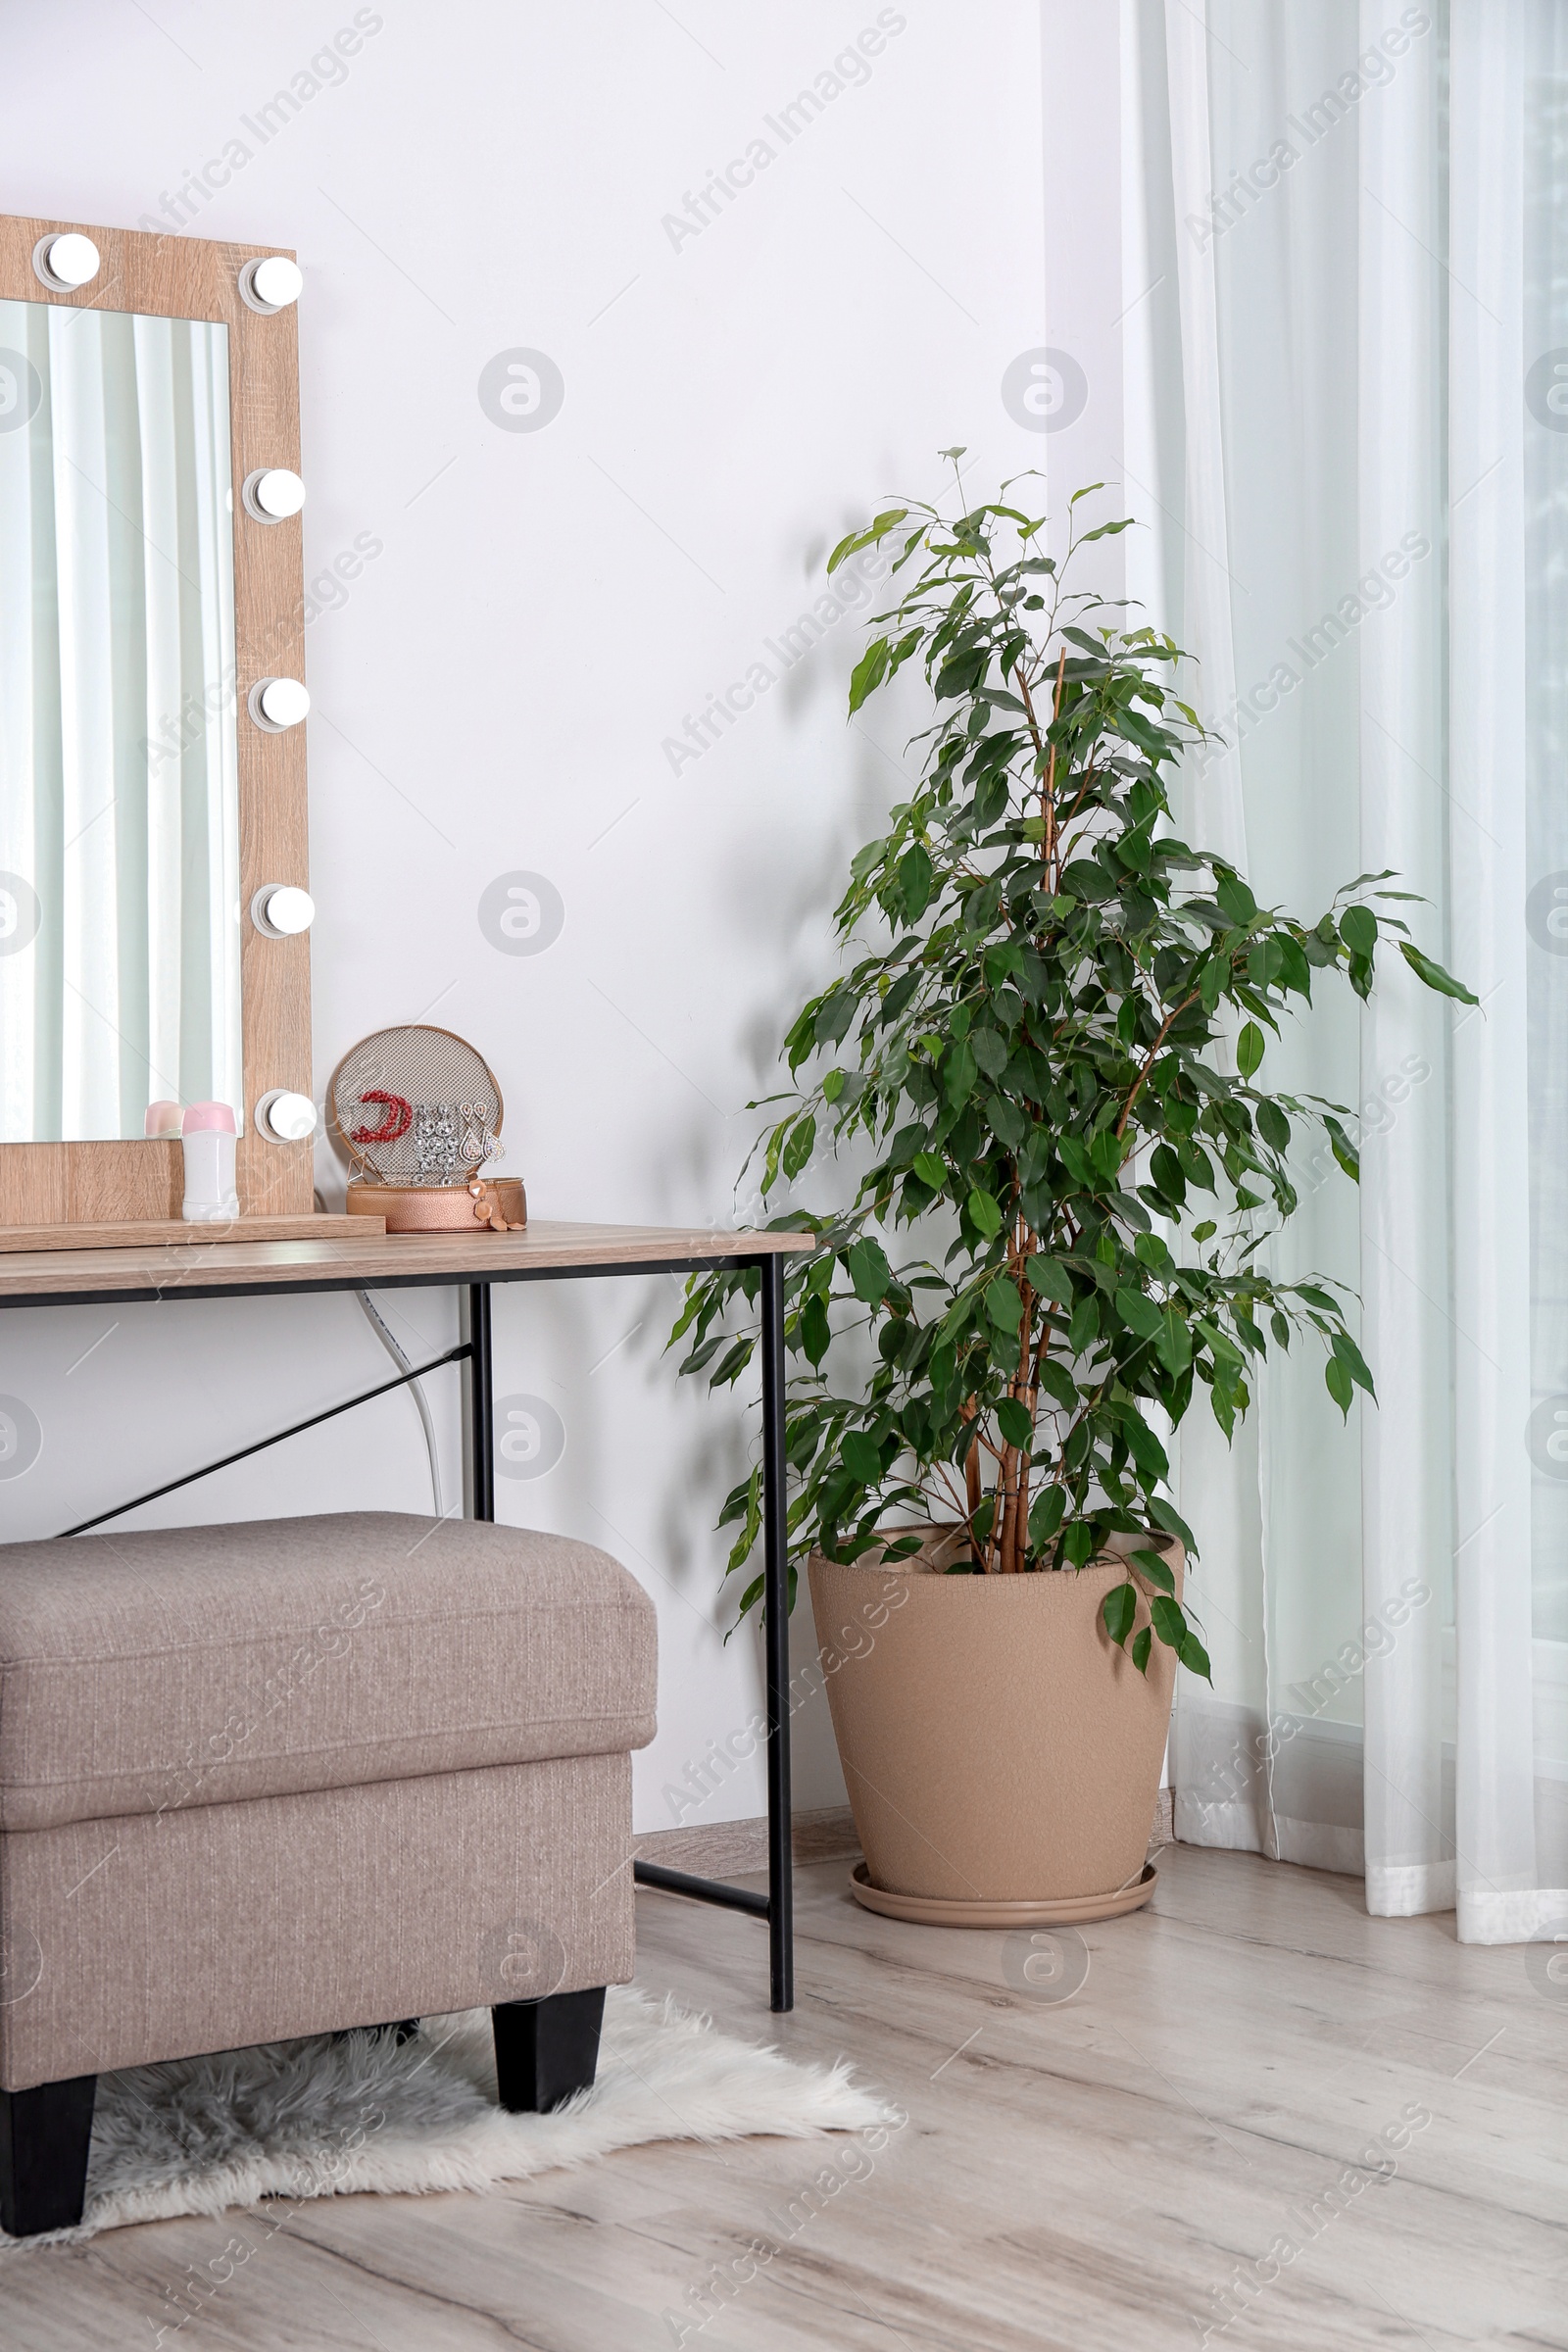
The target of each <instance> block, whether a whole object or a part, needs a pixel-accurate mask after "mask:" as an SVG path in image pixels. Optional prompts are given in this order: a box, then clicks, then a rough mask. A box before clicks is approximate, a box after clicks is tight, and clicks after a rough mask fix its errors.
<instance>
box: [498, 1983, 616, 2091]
mask: <svg viewBox="0 0 1568 2352" xmlns="http://www.w3.org/2000/svg"><path fill="white" fill-rule="evenodd" d="M490 2014H491V2016H492V2018H493V2019H494V2020H495V2030H496V2082H497V2084H498V2086H499V2089H500V2092H501V2104H502V2106H503V2107H505V2108H507V2109H509V2110H510V2112H511V2113H512V2114H513V2115H548V2114H549V2113H550V2110H551V2109H552V2108H553V2107H560V2106H561V2105H562V2104H563V2103H564V2101H565V2100H566V2099H569V2098H570V2097H571V2094H572V2092H573V2091H576V2090H587V2089H589V2088H590V2087H591V2086H592V2083H593V2079H594V2070H595V2069H596V2067H597V2066H598V2064H599V2028H600V2025H601V2022H602V2021H603V2018H604V2014H605V1988H604V1986H603V1985H594V1986H593V1987H592V1989H591V1990H589V1991H587V1992H553V1993H552V1994H551V1995H550V1997H549V1999H548V2000H544V2001H502V2002H501V2003H499V2004H498V2005H497V2007H495V2008H494V2009H492V2010H491V2012H490Z"/></svg>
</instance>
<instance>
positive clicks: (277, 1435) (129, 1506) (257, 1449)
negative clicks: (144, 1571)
mask: <svg viewBox="0 0 1568 2352" xmlns="http://www.w3.org/2000/svg"><path fill="white" fill-rule="evenodd" d="M486 1337H487V1339H488V1326H487V1328H486ZM472 1352H473V1349H472V1348H471V1347H470V1346H469V1344H468V1342H467V1341H464V1343H463V1344H462V1346H461V1347H458V1348H448V1349H447V1351H446V1353H445V1355H435V1356H432V1357H431V1358H430V1361H429V1362H428V1363H427V1364H416V1365H415V1366H414V1367H413V1369H412V1371H408V1372H400V1373H398V1374H397V1376H396V1378H395V1379H393V1380H383V1381H381V1382H380V1383H379V1385H378V1386H377V1387H375V1388H373V1389H364V1390H362V1391H361V1393H360V1395H359V1396H358V1397H347V1398H345V1400H344V1401H343V1403H342V1404H329V1405H328V1406H327V1408H326V1410H325V1412H323V1413H312V1415H311V1417H310V1419H309V1420H308V1421H296V1422H294V1423H293V1424H292V1426H291V1427H289V1428H288V1429H279V1430H276V1431H274V1432H273V1434H272V1436H271V1437H270V1438H258V1439H257V1441H256V1443H255V1445H254V1446H240V1448H239V1450H238V1451H237V1452H236V1453H225V1454H224V1455H223V1458H222V1460H221V1461H218V1462H204V1463H203V1464H202V1466H201V1468H200V1469H199V1470H187V1471H186V1472H185V1474H184V1476H183V1477H181V1478H172V1479H170V1480H169V1481H168V1482H167V1483H166V1484H165V1485H164V1486H161V1487H151V1488H149V1490H148V1492H147V1493H146V1494H145V1495H137V1496H136V1498H135V1500H134V1501H133V1502H117V1503H116V1505H115V1507H114V1509H113V1510H112V1511H100V1512H99V1513H98V1515H97V1517H96V1518H93V1519H83V1520H81V1521H79V1522H78V1524H77V1525H76V1526H75V1527H63V1528H62V1529H61V1530H60V1533H59V1535H58V1536H57V1537H56V1539H55V1541H56V1542H57V1543H64V1542H65V1539H66V1538H67V1536H84V1535H86V1534H87V1532H88V1530H89V1529H90V1528H94V1527H102V1526H103V1524H104V1522H105V1521H106V1520H108V1519H123V1517H124V1515H125V1513H126V1512H127V1511H139V1510H140V1508H141V1506H142V1504H143V1503H144V1502H156V1501H157V1500H158V1498H159V1496H160V1495H172V1494H173V1493H174V1491H175V1489H176V1488H178V1487H189V1486H194V1484H195V1482H196V1481H197V1479H199V1478H211V1477H212V1475H213V1472H214V1471H215V1470H226V1469H227V1468H228V1467H229V1465H230V1463H232V1462H243V1461H245V1460H247V1459H248V1458H249V1456H250V1455H251V1454H253V1453H265V1452H266V1451H267V1448H268V1447H269V1446H281V1445H282V1443H283V1440H284V1439H285V1438H297V1437H298V1436H299V1435H300V1434H301V1432H302V1431H304V1430H307V1429H315V1428H317V1427H318V1426H319V1423H321V1422H322V1421H335V1420H336V1418H337V1416H338V1414H339V1413H352V1412H353V1410H354V1407H355V1406H356V1405H357V1404H368V1403H369V1401H370V1399H371V1398H372V1397H388V1396H390V1395H391V1393H392V1391H393V1390H394V1389H405V1388H407V1387H408V1385H409V1382H410V1381H411V1380H422V1379H423V1377H424V1375H425V1373H426V1372H439V1371H440V1369H441V1367H442V1365H443V1364H459V1363H462V1362H463V1361H464V1360H465V1358H466V1357H467V1356H469V1355H471V1354H472ZM491 1515H492V1516H493V1514H491Z"/></svg>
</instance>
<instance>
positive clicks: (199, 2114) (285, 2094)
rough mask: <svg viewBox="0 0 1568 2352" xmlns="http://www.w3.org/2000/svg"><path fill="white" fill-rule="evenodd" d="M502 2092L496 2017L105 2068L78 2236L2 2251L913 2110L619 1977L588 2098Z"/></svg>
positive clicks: (478, 2184) (6, 2242) (65, 2234)
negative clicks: (528, 2100) (541, 2098)
mask: <svg viewBox="0 0 1568 2352" xmlns="http://www.w3.org/2000/svg"><path fill="white" fill-rule="evenodd" d="M495 2101H496V2072H495V2054H494V2044H493V2042H492V2040H491V2028H490V2012H489V2010H488V2009H469V2010H466V2011H464V2012H463V2013H462V2014H460V2015H459V2016H456V2017H442V2018H426V2019H425V2020H424V2022H423V2024H422V2025H421V2027H420V2030H419V2032H418V2034H417V2035H415V2037H414V2038H413V2039H412V2040H410V2041H407V2042H404V2043H403V2044H402V2045H401V2046H400V2045H398V2044H397V2043H395V2042H394V2040H393V2038H392V2036H391V2034H349V2035H348V2036H347V2037H346V2038H345V2039H343V2040H341V2041H333V2040H331V2039H329V2038H328V2037H326V2036H323V2035H317V2036H315V2037H313V2038H312V2039H310V2040H306V2041H283V2042H270V2043H262V2044H261V2045H259V2046H258V2047H256V2048H254V2049H248V2050H230V2051H225V2052H221V2053H220V2054H219V2055H217V2056H214V2057H210V2058H182V2059H176V2060H173V2061H172V2062H171V2063H170V2064H168V2065H164V2066H140V2067H132V2068H127V2069H126V2071H125V2072H124V2073H123V2074H118V2075H105V2076H103V2077H102V2078H101V2079H100V2081H99V2084H98V2103H97V2107H96V2110H95V2112H94V2117H93V2128H92V2158H91V2162H90V2164H89V2167H88V2173H87V2205H86V2211H85V2214H84V2216H83V2219H82V2222H81V2225H80V2227H79V2228H78V2229H58V2230H52V2231H50V2232H48V2233H47V2234H44V2235H41V2236H38V2237H29V2238H25V2239H21V2238H9V2237H4V2236H0V2252H3V2253H4V2255H5V2256H6V2257H8V2258H11V2257H15V2256H17V2255H20V2254H22V2253H24V2252H25V2251H26V2250H27V2249H29V2248H31V2247H34V2246H50V2245H75V2244H77V2243H79V2242H80V2240H81V2239H83V2238H87V2237H93V2236H96V2235H97V2233H98V2231H99V2230H101V2229H121V2228H123V2226H124V2225H125V2224H126V2223H127V2222H153V2221H164V2220H167V2219H169V2218H170V2217H171V2216H172V2215H174V2214H182V2213H202V2214H218V2213H221V2212H223V2211H224V2210H225V2209H226V2208H227V2207H229V2206H232V2205H239V2206H247V2205H254V2204H256V2203H257V2202H258V2201H259V2200H260V2199H261V2198H263V2197H283V2198H287V2199H289V2200H290V2201H291V2202H293V2203H303V2202H304V2201H305V2200H306V2199H308V2198H311V2197H330V2196H346V2195H349V2194H351V2193H353V2192H354V2191H356V2190H361V2189H370V2190H376V2191H379V2192H380V2193H381V2194H383V2195H387V2194H393V2193H407V2192H409V2191H411V2190H412V2191H416V2192H417V2191H420V2190H429V2189H447V2188H481V2189H482V2188H490V2187H493V2186H494V2185H495V2184H496V2183H497V2182H499V2181H503V2180H528V2179H530V2178H531V2177H532V2176H533V2175H534V2174H536V2173H547V2172H554V2171H556V2170H558V2169H559V2168H561V2167H563V2166H568V2165H583V2164H590V2163H592V2162H594V2161H595V2160H596V2159H597V2158H599V2157H602V2156H608V2155H610V2154H612V2153H613V2150H615V2149H616V2148H631V2147H641V2146H644V2145H646V2144H647V2143H648V2142H649V2141H651V2140H660V2139H700V2140H722V2139H745V2138H749V2137H751V2136H753V2135H754V2134H759V2133H768V2134H772V2135H774V2136H778V2137H783V2138H788V2139H807V2138H811V2137H814V2136H815V2135H816V2134H818V2133H820V2132H825V2131H863V2130H867V2129H871V2128H874V2127H876V2126H878V2125H881V2126H887V2127H891V2126H895V2125H896V2124H897V2122H899V2121H902V2114H901V2111H900V2110H899V2109H897V2108H896V2107H893V2106H890V2105H889V2104H888V2103H887V2102H885V2101H884V2100H883V2099H881V2098H879V2097H878V2096H877V2095H876V2093H875V2092H873V2091H871V2090H869V2089H866V2088H864V2087H862V2085H860V2084H859V2083H858V2082H856V2081H855V2079H854V2077H853V2074H852V2071H851V2069H850V2067H849V2065H848V2064H847V2062H846V2061H845V2060H844V2059H842V2058H841V2059H840V2060H839V2062H838V2063H837V2065H835V2066H832V2067H827V2066H809V2065H804V2064H802V2063H801V2062H800V2061H799V2060H797V2059H794V2058H786V2057H784V2056H783V2055H782V2053H781V2052H779V2051H778V2050H775V2049H771V2048H763V2047H761V2046H760V2045H758V2044H756V2043H753V2042H747V2041H740V2040H738V2039H736V2038H735V2036H734V2035H732V2034H720V2033H718V2032H717V2031H716V2030H715V2029H714V2027H713V2024H712V2021H711V2019H710V2018H706V2017H693V2016H691V2015H690V2014H688V2013H687V2012H686V2011H684V2010H682V2009H679V2008H677V2007H676V2005H675V2003H674V2001H673V1999H666V2000H663V2001H659V2000H655V1999H654V1998H652V1997H651V1996H650V1995H649V1994H647V1993H642V1992H638V1991H636V1990H634V1989H633V1988H631V1987H629V1986H623V1985H622V1986H617V1985H612V1987H611V1989H610V1992H609V1994H608V1996H607V1998H606V2002H605V2026H604V2034H603V2038H602V2041H601V2044H600V2052H599V2073H598V2078H597V2080H596V2082H595V2083H594V2087H593V2088H592V2090H590V2091H587V2092H585V2093H583V2094H582V2095H581V2096H580V2097H578V2098H576V2099H573V2100H572V2101H571V2102H570V2104H569V2105H567V2106H565V2107H561V2108H558V2109H557V2110H556V2112H555V2114H554V2115H508V2114H506V2113H505V2112H504V2111H503V2110H502V2109H501V2108H499V2107H498V2106H497V2105H496V2103H495Z"/></svg>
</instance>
